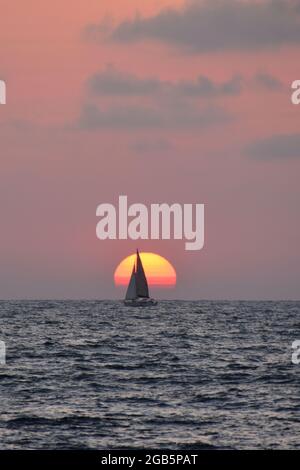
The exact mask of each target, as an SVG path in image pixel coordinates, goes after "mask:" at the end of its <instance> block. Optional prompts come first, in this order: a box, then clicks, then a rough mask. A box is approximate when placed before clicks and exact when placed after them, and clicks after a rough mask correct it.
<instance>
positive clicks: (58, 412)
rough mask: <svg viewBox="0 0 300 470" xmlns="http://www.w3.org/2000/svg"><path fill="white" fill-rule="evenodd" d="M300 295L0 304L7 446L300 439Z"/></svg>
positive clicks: (269, 443)
mask: <svg viewBox="0 0 300 470" xmlns="http://www.w3.org/2000/svg"><path fill="white" fill-rule="evenodd" d="M299 314H300V302H210V301H201V302H200V301H199V302H181V301H172V302H171V301H170V302H160V303H159V304H158V305H157V306H156V307H150V308H149V307H147V308H128V307H125V306H123V305H122V303H120V302H109V301H19V302H15V301H14V302H12V301H11V302H6V301H2V302H0V319H1V320H0V321H1V323H0V339H1V340H2V341H5V342H6V347H7V364H6V365H5V366H0V393H1V396H0V413H1V414H0V448H1V449H88V448H89V449H108V448H110V449H140V448H144V449H150V448H153V449H154V448H156V449H158V448H161V449H174V450H181V449H186V450H189V449H210V448H212V449H213V448H216V449H243V448H252V449H254V448H255V449H262V448H263V449H271V448H272V449H273V448H274V449H275V448H282V449H293V448H294V449H296V448H300V393H299V376H300V365H294V364H292V362H291V356H292V348H291V345H292V342H293V341H294V340H296V339H300V332H299V327H300V316H299Z"/></svg>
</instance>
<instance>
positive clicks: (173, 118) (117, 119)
mask: <svg viewBox="0 0 300 470" xmlns="http://www.w3.org/2000/svg"><path fill="white" fill-rule="evenodd" d="M231 119H232V118H231V116H230V114H229V113H227V112H226V111H224V110H223V109H221V108H218V107H216V106H205V107H204V108H202V109H197V108H195V107H194V106H187V105H185V106H184V107H182V106H177V105H174V106H172V105H171V104H169V105H167V104H164V105H162V106H151V107H150V106H142V105H138V106H133V105H119V106H114V107H109V108H107V109H102V108H100V107H98V106H95V105H93V104H90V105H86V106H85V107H84V108H83V109H82V112H81V115H80V118H79V121H78V126H79V127H80V128H82V129H87V130H88V129H90V130H93V129H101V128H106V129H107V128H111V129H132V130H137V129H141V128H144V129H147V128H150V129H153V128H156V129H172V128H174V129H189V130H190V129H195V128H197V130H201V129H203V128H206V127H209V126H213V125H217V124H225V123H226V122H228V121H230V120H231Z"/></svg>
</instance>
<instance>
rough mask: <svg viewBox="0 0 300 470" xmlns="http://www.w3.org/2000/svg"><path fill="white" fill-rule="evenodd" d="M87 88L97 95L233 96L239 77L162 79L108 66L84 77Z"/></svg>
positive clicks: (238, 91)
mask: <svg viewBox="0 0 300 470" xmlns="http://www.w3.org/2000/svg"><path fill="white" fill-rule="evenodd" d="M88 89H89V90H90V91H91V92H92V93H94V94H97V95H110V96H112V95H120V96H130V95H153V94H165V95H172V96H173V97H174V96H177V97H188V96H191V97H194V96H195V97H196V96H198V97H202V98H210V97H218V96H233V95H237V94H239V93H240V92H241V89H242V78H241V77H240V76H234V77H232V78H231V79H229V80H228V81H225V82H221V83H217V82H215V81H213V80H211V79H210V78H208V77H206V76H204V75H199V76H198V77H197V78H196V79H195V80H181V81H178V82H170V81H163V80H160V79H159V78H155V77H152V78H139V77H137V76H135V75H133V74H129V73H125V72H122V71H120V70H117V69H116V68H114V67H112V66H109V67H107V68H106V69H104V70H103V71H101V72H99V73H96V74H95V75H93V76H92V77H90V78H89V80H88Z"/></svg>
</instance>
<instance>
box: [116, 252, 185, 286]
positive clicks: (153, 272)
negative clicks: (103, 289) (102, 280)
mask: <svg viewBox="0 0 300 470" xmlns="http://www.w3.org/2000/svg"><path fill="white" fill-rule="evenodd" d="M140 257H141V260H142V263H143V266H144V269H145V274H146V277H147V280H148V284H149V286H154V287H174V286H175V285H176V271H175V269H174V267H173V266H172V264H171V263H170V262H169V261H168V260H166V259H165V258H163V257H162V256H160V255H157V254H155V253H140ZM135 259H136V255H135V254H133V255H130V256H127V258H124V259H123V261H121V263H120V264H119V265H118V267H117V269H116V270H115V274H114V280H115V284H116V286H126V285H127V284H128V282H129V279H130V276H131V273H132V268H133V265H134V262H135Z"/></svg>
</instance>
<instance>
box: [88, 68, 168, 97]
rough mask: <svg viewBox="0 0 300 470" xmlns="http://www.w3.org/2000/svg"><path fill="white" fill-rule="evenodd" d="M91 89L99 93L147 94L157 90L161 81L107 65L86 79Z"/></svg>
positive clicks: (160, 85) (161, 83)
mask: <svg viewBox="0 0 300 470" xmlns="http://www.w3.org/2000/svg"><path fill="white" fill-rule="evenodd" d="M88 87H89V89H90V90H91V91H93V92H94V93H96V94H101V95H147V94H152V93H155V92H157V91H159V90H160V89H161V88H162V87H163V82H161V81H160V80H157V79H155V78H149V79H142V78H138V77H136V76H134V75H131V74H127V73H124V72H121V71H118V70H116V69H115V68H114V67H111V66H109V67H107V68H106V69H105V70H103V71H102V72H99V73H97V74H95V75H93V76H92V77H91V78H90V79H89V80H88Z"/></svg>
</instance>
